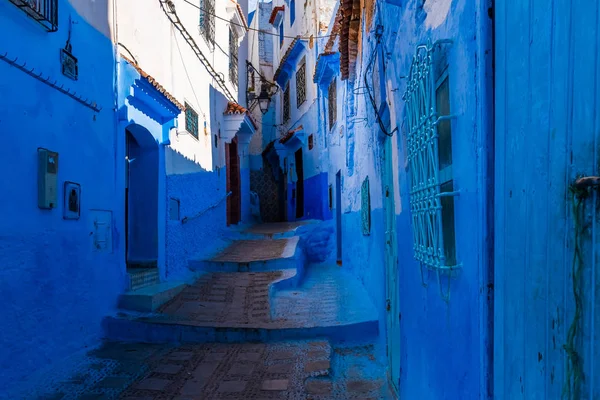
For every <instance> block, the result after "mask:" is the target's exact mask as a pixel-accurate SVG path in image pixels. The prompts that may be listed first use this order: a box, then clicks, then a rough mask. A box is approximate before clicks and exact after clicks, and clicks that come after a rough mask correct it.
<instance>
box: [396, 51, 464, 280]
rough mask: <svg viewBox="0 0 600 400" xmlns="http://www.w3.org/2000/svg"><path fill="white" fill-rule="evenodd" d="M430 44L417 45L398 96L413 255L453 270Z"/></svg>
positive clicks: (439, 96)
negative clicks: (403, 116) (401, 107)
mask: <svg viewBox="0 0 600 400" xmlns="http://www.w3.org/2000/svg"><path fill="white" fill-rule="evenodd" d="M433 49H434V45H431V44H428V45H427V46H420V47H419V48H418V50H417V53H416V55H415V57H414V58H413V63H412V66H411V70H410V73H409V77H408V79H409V81H408V85H407V91H406V93H405V94H404V101H405V104H406V109H407V115H408V118H407V120H406V136H407V137H406V142H407V149H408V167H409V175H410V209H411V215H412V221H413V241H414V251H415V258H416V259H417V260H418V261H419V262H420V263H421V265H422V266H425V267H427V268H430V269H434V270H437V271H438V273H440V271H451V270H452V269H453V268H458V265H457V259H456V243H455V230H454V196H456V195H457V192H456V191H455V189H454V182H453V176H452V137H451V136H452V133H451V118H452V117H451V114H450V90H449V89H450V88H449V79H448V74H447V69H446V71H444V72H443V73H442V74H439V75H440V77H439V78H438V79H437V82H436V79H435V78H436V77H435V74H434V72H437V71H435V70H436V66H435V65H434V54H433Z"/></svg>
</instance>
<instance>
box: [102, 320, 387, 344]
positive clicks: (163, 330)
mask: <svg viewBox="0 0 600 400" xmlns="http://www.w3.org/2000/svg"><path fill="white" fill-rule="evenodd" d="M195 323H196V322H193V321H189V320H176V319H168V318H165V317H163V318H158V317H129V316H122V315H121V316H116V317H106V318H105V319H104V320H103V323H102V325H103V329H104V333H105V338H106V339H108V340H113V341H119V342H127V343H155V344H168V343H245V342H257V343H269V342H273V341H281V340H304V339H312V338H315V337H324V338H327V339H329V340H332V341H335V342H351V341H360V340H367V339H372V340H375V339H376V338H377V336H378V334H379V327H378V322H377V320H373V321H359V322H355V323H347V324H335V325H330V326H312V327H285V326H280V327H277V326H276V325H272V326H267V327H256V326H247V327H240V326H234V327H228V326H198V325H195Z"/></svg>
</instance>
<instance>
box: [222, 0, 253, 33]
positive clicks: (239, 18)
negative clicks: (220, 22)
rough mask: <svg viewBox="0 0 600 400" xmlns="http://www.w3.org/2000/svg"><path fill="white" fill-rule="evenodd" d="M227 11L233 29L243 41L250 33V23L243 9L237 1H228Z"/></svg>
mask: <svg viewBox="0 0 600 400" xmlns="http://www.w3.org/2000/svg"><path fill="white" fill-rule="evenodd" d="M225 10H226V11H227V17H228V18H229V20H230V21H231V22H232V24H230V25H231V28H232V29H233V30H234V31H235V32H236V33H237V35H238V38H239V39H240V41H241V40H242V39H243V37H244V35H246V32H247V31H248V22H247V21H246V17H245V16H244V11H243V10H242V7H240V5H239V3H238V2H237V1H235V0H228V2H227V6H226V7H225ZM238 44H239V43H238Z"/></svg>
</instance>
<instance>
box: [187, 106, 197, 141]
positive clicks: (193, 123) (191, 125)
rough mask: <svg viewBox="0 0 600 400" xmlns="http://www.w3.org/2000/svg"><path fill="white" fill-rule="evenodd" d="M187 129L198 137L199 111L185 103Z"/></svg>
mask: <svg viewBox="0 0 600 400" xmlns="http://www.w3.org/2000/svg"><path fill="white" fill-rule="evenodd" d="M185 130H186V131H188V132H189V133H190V134H191V135H192V136H193V137H195V138H196V139H198V113H197V112H196V111H194V109H193V108H192V107H191V106H190V105H189V104H188V103H185Z"/></svg>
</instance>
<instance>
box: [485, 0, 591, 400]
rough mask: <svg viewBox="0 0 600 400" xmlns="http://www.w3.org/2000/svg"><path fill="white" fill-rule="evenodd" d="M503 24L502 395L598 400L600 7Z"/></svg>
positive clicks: (499, 204) (499, 77)
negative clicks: (593, 179) (588, 184)
mask: <svg viewBox="0 0 600 400" xmlns="http://www.w3.org/2000/svg"><path fill="white" fill-rule="evenodd" d="M495 17H496V21H495V23H496V30H495V31H496V51H495V54H496V69H495V71H496V78H495V89H496V101H495V107H496V110H495V111H496V133H495V142H496V143H495V171H496V176H495V179H496V183H495V197H496V199H495V213H494V214H495V290H496V293H495V310H494V347H495V349H494V350H495V351H494V393H495V398H496V399H498V400H504V399H511V400H518V399H527V400H531V399H548V400H554V399H561V398H563V399H569V400H572V399H590V400H596V399H600V302H599V299H600V271H599V269H598V260H599V259H600V243H599V242H600V240H599V238H600V235H598V213H599V211H600V206H599V198H598V197H599V196H598V191H597V189H586V190H582V189H575V190H572V189H573V187H572V185H573V183H574V182H575V180H576V179H577V177H578V176H579V175H593V176H594V175H599V165H600V160H599V157H598V153H599V144H600V141H599V139H600V63H599V56H598V48H599V46H600V28H599V24H600V3H599V2H597V1H589V0H572V1H571V0H545V1H538V0H520V1H508V0H498V1H496V10H495Z"/></svg>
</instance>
